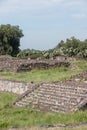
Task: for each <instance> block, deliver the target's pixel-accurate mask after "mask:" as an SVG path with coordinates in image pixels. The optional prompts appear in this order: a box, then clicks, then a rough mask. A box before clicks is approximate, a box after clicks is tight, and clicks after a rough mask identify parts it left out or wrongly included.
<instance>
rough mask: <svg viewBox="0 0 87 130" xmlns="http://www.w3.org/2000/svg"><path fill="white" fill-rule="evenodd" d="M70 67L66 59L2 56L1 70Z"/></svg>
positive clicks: (0, 61) (17, 70) (0, 60)
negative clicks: (32, 58)
mask: <svg viewBox="0 0 87 130" xmlns="http://www.w3.org/2000/svg"><path fill="white" fill-rule="evenodd" d="M61 66H64V67H69V66H70V63H69V62H68V61H66V60H56V59H55V60H51V59H49V60H46V59H44V60H31V59H29V60H28V59H16V58H12V57H10V56H0V71H4V70H11V71H15V72H21V71H30V70H33V69H49V68H53V67H61Z"/></svg>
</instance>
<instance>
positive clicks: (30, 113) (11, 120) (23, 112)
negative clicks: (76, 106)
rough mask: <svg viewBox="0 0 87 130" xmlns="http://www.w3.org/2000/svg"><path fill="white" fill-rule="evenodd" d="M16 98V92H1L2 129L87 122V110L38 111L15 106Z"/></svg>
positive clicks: (0, 119)
mask: <svg viewBox="0 0 87 130" xmlns="http://www.w3.org/2000/svg"><path fill="white" fill-rule="evenodd" d="M16 98H17V95H14V94H10V93H0V130H1V129H2V128H18V127H25V126H27V127H30V126H41V125H48V124H60V123H61V124H62V123H63V124H68V123H79V122H87V111H78V112H76V113H72V114H63V113H45V112H44V113H43V112H37V111H35V110H30V109H28V108H15V107H13V106H11V104H12V102H13V101H14V100H15V99H16Z"/></svg>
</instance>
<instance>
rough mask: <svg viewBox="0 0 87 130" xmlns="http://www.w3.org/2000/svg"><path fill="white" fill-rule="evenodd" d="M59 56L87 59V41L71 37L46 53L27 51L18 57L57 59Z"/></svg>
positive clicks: (21, 52) (20, 53)
mask: <svg viewBox="0 0 87 130" xmlns="http://www.w3.org/2000/svg"><path fill="white" fill-rule="evenodd" d="M57 56H69V57H72V56H75V57H78V58H84V59H87V39H86V40H84V41H80V40H79V39H76V38H75V37H71V38H70V39H66V41H65V42H64V41H63V40H61V41H60V42H59V43H58V45H57V46H56V47H55V48H53V49H49V50H45V51H39V50H34V49H32V50H30V49H26V50H23V51H20V52H19V53H18V55H17V57H19V58H31V59H36V58H45V59H49V58H52V57H53V58H55V57H57Z"/></svg>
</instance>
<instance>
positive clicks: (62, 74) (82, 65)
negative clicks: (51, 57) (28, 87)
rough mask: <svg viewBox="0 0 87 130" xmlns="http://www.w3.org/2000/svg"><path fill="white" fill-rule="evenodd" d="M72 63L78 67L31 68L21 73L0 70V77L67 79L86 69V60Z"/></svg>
mask: <svg viewBox="0 0 87 130" xmlns="http://www.w3.org/2000/svg"><path fill="white" fill-rule="evenodd" d="M72 65H76V66H78V67H79V69H77V70H71V69H70V68H64V67H60V68H54V69H49V70H32V71H30V72H21V73H14V72H0V78H4V79H10V80H18V81H25V82H31V81H33V82H44V81H45V82H46V81H60V80H65V79H69V78H70V77H71V76H73V75H75V74H78V73H80V72H82V71H84V70H87V61H84V60H81V61H78V62H77V61H75V62H73V63H72Z"/></svg>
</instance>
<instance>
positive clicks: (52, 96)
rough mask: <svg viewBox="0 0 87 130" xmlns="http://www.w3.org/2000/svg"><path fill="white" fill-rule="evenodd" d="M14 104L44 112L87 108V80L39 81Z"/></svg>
mask: <svg viewBox="0 0 87 130" xmlns="http://www.w3.org/2000/svg"><path fill="white" fill-rule="evenodd" d="M86 76H87V75H86ZM13 105H14V106H17V107H25V106H27V107H28V108H33V109H36V110H40V111H43V112H46V111H48V112H65V113H69V112H74V111H77V110H79V109H82V110H83V109H87V82H78V81H74V80H66V81H63V82H54V83H39V84H37V85H36V86H34V87H33V88H32V90H27V91H26V92H25V93H24V94H22V95H21V96H20V97H19V98H18V99H17V100H16V101H15V102H14V103H13Z"/></svg>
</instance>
